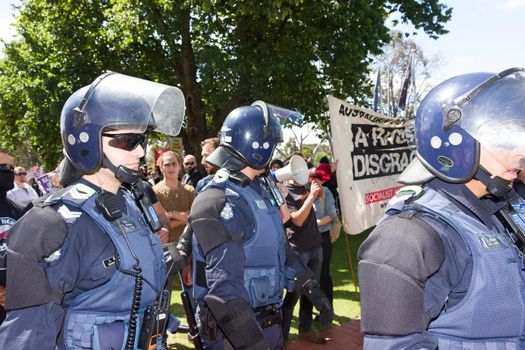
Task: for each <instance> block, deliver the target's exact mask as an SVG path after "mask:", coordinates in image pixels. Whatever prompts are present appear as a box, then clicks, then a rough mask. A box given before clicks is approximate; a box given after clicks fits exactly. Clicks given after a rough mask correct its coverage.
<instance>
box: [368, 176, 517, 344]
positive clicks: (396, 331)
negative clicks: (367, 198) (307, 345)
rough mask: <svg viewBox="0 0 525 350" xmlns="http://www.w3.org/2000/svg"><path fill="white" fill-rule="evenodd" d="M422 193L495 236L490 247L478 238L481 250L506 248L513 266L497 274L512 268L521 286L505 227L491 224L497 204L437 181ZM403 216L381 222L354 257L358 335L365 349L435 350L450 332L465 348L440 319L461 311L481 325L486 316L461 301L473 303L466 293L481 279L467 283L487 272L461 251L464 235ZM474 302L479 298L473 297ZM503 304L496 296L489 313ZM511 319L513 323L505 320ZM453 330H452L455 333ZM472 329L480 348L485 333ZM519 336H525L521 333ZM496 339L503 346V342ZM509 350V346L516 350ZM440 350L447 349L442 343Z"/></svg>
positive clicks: (412, 214)
mask: <svg viewBox="0 0 525 350" xmlns="http://www.w3.org/2000/svg"><path fill="white" fill-rule="evenodd" d="M425 189H426V190H427V191H428V190H432V191H435V192H436V193H437V194H439V196H440V198H444V199H445V200H447V201H449V205H448V207H450V208H457V209H458V210H460V212H456V214H455V215H456V216H460V215H459V214H458V213H461V215H465V217H466V218H468V219H469V220H471V222H477V223H478V225H479V227H485V229H486V230H488V231H492V232H495V234H494V235H492V236H490V237H492V238H490V239H489V240H486V238H485V236H479V237H480V240H481V241H482V242H485V241H488V242H491V243H489V244H487V247H488V248H486V247H485V248H486V249H485V248H482V251H483V249H485V250H486V251H490V250H491V249H492V250H493V251H494V252H493V253H491V254H492V255H494V254H496V252H500V251H505V249H503V248H502V247H508V248H506V251H507V252H508V254H510V255H512V256H515V258H512V259H509V258H505V259H506V260H505V259H504V260H505V261H507V262H508V263H509V264H510V265H512V266H510V267H509V266H507V264H504V265H501V266H499V267H496V268H499V269H503V268H507V267H508V268H511V270H515V271H516V272H517V275H516V276H517V278H518V279H520V278H523V271H522V272H521V277H520V273H519V271H520V263H521V260H520V259H519V258H518V254H517V251H516V248H515V247H513V246H512V244H511V243H510V242H509V240H508V238H507V236H506V235H505V234H502V232H503V227H502V226H501V223H500V222H499V221H498V220H496V219H495V217H494V216H493V215H494V214H495V213H496V212H497V211H498V210H499V209H501V208H502V206H503V202H502V201H498V200H495V199H491V198H483V199H478V198H477V197H476V196H474V194H473V193H472V192H471V191H470V190H469V189H468V188H467V187H466V186H465V185H463V184H450V183H446V182H443V181H441V180H439V179H434V180H432V181H431V182H429V183H427V184H426V185H425ZM416 203H417V202H416ZM432 203H433V200H430V201H429V202H428V203H427V204H426V205H427V207H429V208H430V209H432V205H431V204H432ZM436 203H437V198H436ZM407 205H409V204H407ZM408 213H409V214H406V213H405V214H404V213H401V214H399V215H394V216H391V217H387V218H385V219H384V220H383V221H382V222H381V223H380V224H378V226H377V228H376V229H375V230H374V232H373V233H372V234H371V235H370V236H369V238H368V239H367V240H366V241H365V242H364V243H363V245H362V246H361V247H360V249H359V259H360V263H359V277H360V286H361V293H362V329H363V331H364V332H365V334H366V336H365V348H366V349H401V348H411V347H414V349H420V348H427V349H436V348H437V346H438V338H439V337H438V336H437V334H440V333H441V334H444V333H447V332H449V333H450V334H452V335H451V336H450V337H449V339H450V340H454V341H458V343H459V342H464V340H461V338H462V337H461V336H459V335H455V334H460V333H459V331H456V330H453V329H447V327H454V324H451V323H454V322H450V323H445V324H443V322H440V319H441V318H443V319H445V318H446V317H448V315H447V312H446V311H447V310H451V311H450V312H448V314H451V313H452V310H459V307H460V306H462V307H463V308H464V309H465V310H466V311H465V312H467V313H474V314H476V312H477V314H478V315H480V318H481V317H482V316H481V315H482V314H483V313H484V312H485V309H487V308H486V307H482V308H480V307H479V306H474V307H469V306H468V305H467V306H465V305H464V304H465V303H461V302H462V301H463V300H467V299H469V300H472V299H470V294H469V291H470V290H474V289H475V288H478V286H477V284H478V282H480V280H479V277H476V280H475V281H471V279H472V276H473V275H474V273H476V276H478V274H477V273H481V274H487V273H488V271H487V266H486V265H483V266H481V265H480V263H474V262H475V261H478V260H477V259H478V258H477V257H476V256H477V253H474V254H475V255H474V256H473V253H472V251H473V246H472V245H471V243H469V244H466V242H468V240H465V239H464V237H463V235H461V234H458V232H457V231H456V229H454V228H453V227H451V226H450V225H449V224H447V223H446V222H445V221H444V220H442V219H438V217H437V216H434V217H431V216H429V215H421V213H420V212H419V211H408ZM481 232H482V230H475V231H474V230H472V231H471V232H463V234H467V235H471V236H472V235H481V234H482V233H481ZM476 241H477V240H476V239H474V240H473V242H476ZM491 245H492V247H491ZM489 255H490V254H489ZM513 266H514V267H513ZM480 271H481V272H480ZM501 277H502V280H501V281H500V282H501V284H502V285H504V284H505V283H508V288H507V287H505V289H507V290H511V289H512V288H516V287H517V286H518V285H519V284H516V283H514V282H512V281H508V280H506V278H507V277H506V276H501ZM387 286H388V287H387ZM493 292H495V290H485V291H483V293H488V294H489V295H490V294H491V293H493ZM509 294H510V292H509ZM466 296H469V298H466ZM478 298H481V296H479V295H478ZM506 298H507V293H502V294H499V295H496V299H497V300H495V302H494V303H493V305H494V306H495V307H497V306H498V304H497V303H498V302H501V303H502V304H501V305H500V306H503V305H504V304H503V303H504V301H503V300H505V299H506ZM474 300H475V299H474ZM500 300H501V301H500ZM460 303H461V304H460ZM518 304H521V303H518ZM518 304H516V306H517V305H518ZM486 306H487V305H486ZM491 306H492V305H491ZM476 307H477V309H476ZM476 310H477V311H476ZM461 312H463V311H461ZM508 317H509V318H510V317H512V315H510V314H509V315H508ZM465 318H467V317H465ZM483 322H486V323H490V322H491V320H490V319H488V320H487V319H485V320H483ZM498 322H499V321H498ZM458 325H459V324H458V323H456V324H455V326H456V327H457V328H458V329H460V328H461V327H458ZM500 326H502V325H501V324H493V325H492V326H491V327H489V328H490V331H492V330H496V332H497V330H498V329H499V328H500ZM516 326H517V327H518V328H520V324H519V322H516ZM475 328H476V327H475V326H472V327H471V337H472V338H473V339H478V344H480V346H485V345H484V343H483V342H480V339H481V338H483V336H482V335H483V334H488V332H489V330H488V328H486V329H484V330H479V329H475ZM518 333H520V331H519V330H518ZM509 334H510V333H509ZM521 334H524V333H523V331H522V333H521ZM501 338H505V334H502V335H501ZM514 339H515V340H514V341H517V342H519V340H517V339H516V338H514ZM504 341H505V340H504ZM513 344H514V343H513ZM513 344H510V345H508V346H511V347H512V346H515V345H513ZM471 345H472V344H469V346H471ZM450 346H456V345H450ZM465 346H466V345H465ZM439 348H440V349H441V348H446V346H445V345H442V344H441V343H440V345H439ZM481 348H483V349H484V347H481ZM498 349H499V347H498Z"/></svg>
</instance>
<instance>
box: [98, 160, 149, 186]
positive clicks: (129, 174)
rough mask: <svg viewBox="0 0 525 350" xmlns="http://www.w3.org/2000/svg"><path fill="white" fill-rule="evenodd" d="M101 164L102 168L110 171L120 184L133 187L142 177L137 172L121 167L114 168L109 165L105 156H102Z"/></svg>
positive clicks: (111, 164)
mask: <svg viewBox="0 0 525 350" xmlns="http://www.w3.org/2000/svg"><path fill="white" fill-rule="evenodd" d="M102 164H103V165H104V167H106V168H108V169H109V170H111V171H112V172H113V174H115V177H116V178H117V179H118V180H119V181H120V182H124V183H128V184H130V185H133V184H135V183H137V181H139V180H140V179H141V177H142V173H141V172H140V171H139V170H133V169H130V168H126V167H124V166H122V165H119V166H118V167H116V166H115V165H114V164H113V163H111V161H110V160H109V159H108V158H106V155H104V160H103V161H102Z"/></svg>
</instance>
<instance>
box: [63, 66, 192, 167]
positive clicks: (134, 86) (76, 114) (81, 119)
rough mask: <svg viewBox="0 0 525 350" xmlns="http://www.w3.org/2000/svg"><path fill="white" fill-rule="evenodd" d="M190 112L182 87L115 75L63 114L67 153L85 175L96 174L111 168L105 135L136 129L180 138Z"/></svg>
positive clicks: (79, 95) (80, 93)
mask: <svg viewBox="0 0 525 350" xmlns="http://www.w3.org/2000/svg"><path fill="white" fill-rule="evenodd" d="M184 110H185V105H184V96H183V94H182V92H181V91H180V90H179V89H178V88H176V87H173V86H169V85H164V84H160V83H155V82H152V81H148V80H144V79H139V78H134V77H131V76H127V75H124V74H119V73H114V72H108V73H105V74H102V75H101V76H99V77H98V78H97V79H95V81H93V83H92V84H90V85H88V86H85V87H83V88H81V89H79V90H77V91H76V92H74V93H73V94H72V95H71V96H70V97H69V99H68V100H67V101H66V103H65V105H64V107H63V109H62V114H61V117H60V129H61V135H62V143H63V145H64V154H65V156H66V158H67V160H68V161H69V162H70V163H71V165H73V166H74V167H75V168H76V169H78V170H79V171H80V172H81V173H82V174H90V173H94V172H96V171H97V170H98V169H99V168H100V167H101V166H102V165H103V164H104V166H106V162H105V161H104V160H105V157H104V154H103V150H102V133H103V132H104V131H107V130H123V129H135V130H139V131H142V132H147V131H157V132H160V133H163V134H167V135H171V136H175V135H177V134H178V133H179V131H180V128H181V126H182V120H183V117H184ZM110 168H112V167H110ZM112 170H114V169H112Z"/></svg>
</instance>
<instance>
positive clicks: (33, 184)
mask: <svg viewBox="0 0 525 350" xmlns="http://www.w3.org/2000/svg"><path fill="white" fill-rule="evenodd" d="M27 183H28V184H29V186H31V187H32V188H33V189H34V190H35V192H36V194H38V196H39V197H41V196H42V191H41V190H40V187H39V186H38V183H37V182H36V179H35V177H34V176H32V177H30V178H29V180H28V181H27Z"/></svg>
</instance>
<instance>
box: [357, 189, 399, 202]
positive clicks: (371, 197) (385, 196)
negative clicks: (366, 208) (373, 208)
mask: <svg viewBox="0 0 525 350" xmlns="http://www.w3.org/2000/svg"><path fill="white" fill-rule="evenodd" d="M401 187H403V186H397V187H391V188H385V189H384V190H380V191H376V192H370V193H366V194H365V202H366V204H372V203H375V202H382V201H387V200H389V199H390V198H392V197H394V195H395V194H396V192H397V190H399V189H400V188H401Z"/></svg>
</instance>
